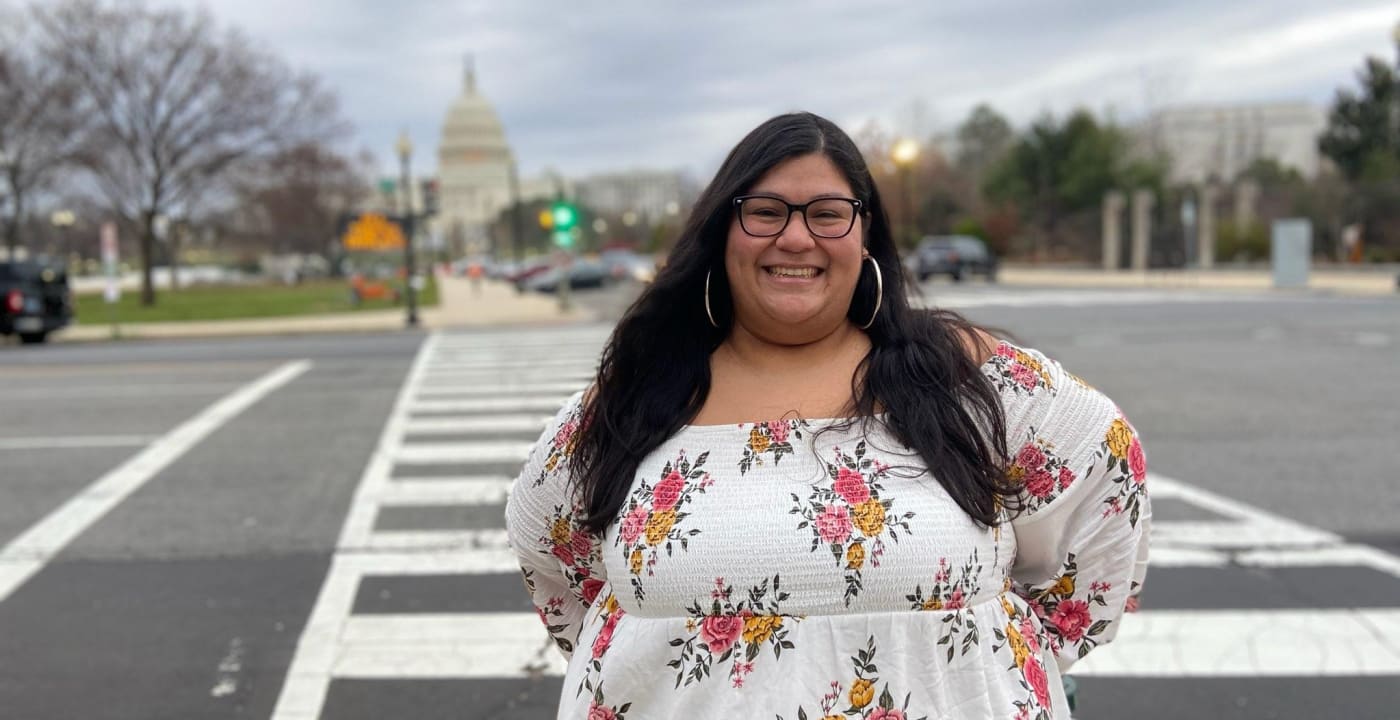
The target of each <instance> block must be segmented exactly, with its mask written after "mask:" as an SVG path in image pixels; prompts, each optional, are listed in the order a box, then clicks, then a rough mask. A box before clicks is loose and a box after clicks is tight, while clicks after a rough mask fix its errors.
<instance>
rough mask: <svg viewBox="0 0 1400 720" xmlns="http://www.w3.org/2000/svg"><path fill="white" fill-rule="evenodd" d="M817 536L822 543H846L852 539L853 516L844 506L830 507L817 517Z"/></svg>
mask: <svg viewBox="0 0 1400 720" xmlns="http://www.w3.org/2000/svg"><path fill="white" fill-rule="evenodd" d="M816 525H817V535H818V536H820V537H821V539H822V542H827V543H844V542H846V539H847V538H849V537H851V514H850V513H849V512H847V511H846V508H845V506H843V505H828V506H826V509H824V510H822V511H821V514H820V515H817V520H816Z"/></svg>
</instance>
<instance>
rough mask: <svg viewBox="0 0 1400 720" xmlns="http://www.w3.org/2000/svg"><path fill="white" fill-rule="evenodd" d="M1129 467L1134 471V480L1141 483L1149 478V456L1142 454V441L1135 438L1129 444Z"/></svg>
mask: <svg viewBox="0 0 1400 720" xmlns="http://www.w3.org/2000/svg"><path fill="white" fill-rule="evenodd" d="M1128 468H1129V469H1130V470H1132V472H1133V482H1135V483H1137V484H1139V485H1141V484H1143V483H1144V482H1146V480H1147V458H1146V457H1145V456H1144V455H1143V454H1142V443H1140V442H1138V440H1137V438H1133V444H1132V445H1130V446H1128Z"/></svg>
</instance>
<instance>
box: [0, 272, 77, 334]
mask: <svg viewBox="0 0 1400 720" xmlns="http://www.w3.org/2000/svg"><path fill="white" fill-rule="evenodd" d="M72 320H73V293H72V291H71V290H70V289H69V288H68V273H67V272H66V271H64V270H63V268H61V267H57V266H52V265H48V264H47V263H43V262H36V261H20V262H0V335H19V339H20V342H23V343H41V342H43V341H44V340H46V339H47V338H48V335H49V333H51V332H53V331H55V330H57V329H59V328H61V327H64V326H65V325H67V324H68V323H69V322H71V321H72Z"/></svg>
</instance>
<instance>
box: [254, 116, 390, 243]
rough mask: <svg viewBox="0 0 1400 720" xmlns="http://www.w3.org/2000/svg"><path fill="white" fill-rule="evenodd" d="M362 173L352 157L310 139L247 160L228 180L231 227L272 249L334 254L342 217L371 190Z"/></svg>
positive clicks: (360, 202) (355, 206) (357, 205)
mask: <svg viewBox="0 0 1400 720" xmlns="http://www.w3.org/2000/svg"><path fill="white" fill-rule="evenodd" d="M366 177H367V176H366V175H365V174H364V173H363V172H362V168H361V167H360V166H359V164H357V162H356V161H355V160H354V159H352V158H349V157H346V156H344V155H342V154H340V153H337V152H336V151H335V150H334V149H332V148H329V147H327V146H325V145H320V144H315V143H307V144H303V145H298V146H295V147H291V148H288V149H286V150H284V151H282V152H279V153H277V154H275V155H272V156H271V157H268V158H265V159H262V160H260V161H259V162H256V163H249V164H248V165H247V166H246V167H245V169H244V170H243V171H241V172H240V173H239V178H238V179H237V181H236V182H235V183H234V187H235V192H234V199H235V201H236V204H237V212H236V215H238V216H240V217H239V218H238V225H237V228H238V229H237V232H238V234H239V235H240V236H241V237H242V239H243V240H244V241H245V242H247V243H249V244H255V245H257V246H259V247H262V248H264V249H266V250H270V251H273V252H278V253H289V252H296V253H306V254H319V255H322V256H323V257H325V258H327V259H328V260H329V259H334V256H335V255H337V251H336V247H337V244H336V240H337V238H336V235H337V232H338V231H339V229H340V224H341V221H342V219H343V218H344V217H346V216H347V215H348V214H350V213H351V212H353V211H354V210H355V208H357V207H359V206H360V205H361V204H362V203H363V201H364V200H365V199H366V198H368V197H369V194H370V192H371V189H370V187H369V183H368V181H367V180H366Z"/></svg>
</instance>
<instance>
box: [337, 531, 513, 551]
mask: <svg viewBox="0 0 1400 720" xmlns="http://www.w3.org/2000/svg"><path fill="white" fill-rule="evenodd" d="M508 547H509V542H508V541H507V540H506V531H505V528H499V529H496V528H489V529H481V530H394V531H384V530H377V531H374V532H371V533H370V534H369V536H368V537H367V538H366V539H365V542H364V544H362V545H360V546H359V548H358V549H362V550H423V551H431V552H462V551H469V550H501V549H505V548H508Z"/></svg>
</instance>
